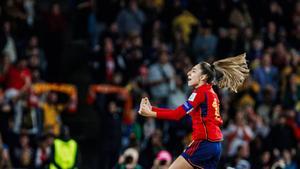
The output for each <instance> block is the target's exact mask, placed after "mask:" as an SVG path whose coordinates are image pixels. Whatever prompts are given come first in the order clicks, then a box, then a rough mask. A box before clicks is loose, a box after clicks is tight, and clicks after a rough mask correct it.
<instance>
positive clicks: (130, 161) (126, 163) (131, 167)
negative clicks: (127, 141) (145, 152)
mask: <svg viewBox="0 0 300 169" xmlns="http://www.w3.org/2000/svg"><path fill="white" fill-rule="evenodd" d="M138 160H139V153H138V151H137V150H136V149H134V148H128V149H126V150H125V151H124V153H123V154H122V155H121V156H120V157H119V161H118V163H117V165H116V167H115V168H116V169H123V168H124V169H142V167H141V166H140V165H139V164H138Z"/></svg>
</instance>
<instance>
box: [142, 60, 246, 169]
mask: <svg viewBox="0 0 300 169" xmlns="http://www.w3.org/2000/svg"><path fill="white" fill-rule="evenodd" d="M245 57H246V55H245V54H242V55H239V56H236V57H230V58H226V59H222V60H218V61H215V62H214V63H212V64H209V63H207V62H200V63H199V64H197V65H195V66H194V67H193V68H192V69H191V70H190V71H189V72H188V73H187V76H188V86H190V87H193V88H194V91H193V93H192V94H191V95H190V97H189V98H188V100H187V101H186V102H185V103H184V104H182V105H181V106H179V107H177V108H176V109H175V110H170V109H162V108H157V107H154V106H151V104H150V102H149V100H148V98H143V99H142V100H141V103H140V110H139V114H141V115H142V116H146V117H155V118H158V119H168V120H179V119H181V118H182V117H183V116H185V115H189V116H191V117H192V125H193V127H192V128H193V133H192V139H193V141H192V142H191V143H190V145H189V146H188V147H187V148H186V149H185V151H184V152H183V153H182V154H181V156H179V157H178V158H177V159H176V160H175V161H174V162H173V163H172V165H171V166H170V169H192V168H200V169H202V168H204V169H207V168H208V169H214V168H216V167H217V164H218V161H219V159H220V156H221V150H222V147H221V141H222V140H223V135H222V132H221V129H220V126H221V125H222V123H223V120H222V118H221V116H220V112H219V110H220V108H219V99H218V96H217V94H216V93H215V92H214V90H213V88H212V85H218V87H220V88H229V89H231V90H232V91H234V92H237V89H238V88H239V86H241V85H242V84H243V82H244V80H245V79H246V77H247V76H248V74H249V69H248V66H247V63H246V59H245Z"/></svg>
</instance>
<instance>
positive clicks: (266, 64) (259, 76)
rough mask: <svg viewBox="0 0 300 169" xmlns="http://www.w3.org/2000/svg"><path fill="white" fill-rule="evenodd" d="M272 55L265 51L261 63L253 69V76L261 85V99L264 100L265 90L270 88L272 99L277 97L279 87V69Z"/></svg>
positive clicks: (259, 96)
mask: <svg viewBox="0 0 300 169" xmlns="http://www.w3.org/2000/svg"><path fill="white" fill-rule="evenodd" d="M271 59H272V58H271V55H270V54H269V53H265V54H264V56H263V58H262V60H261V65H260V66H259V67H257V68H256V69H255V70H254V71H253V78H254V80H255V81H257V82H258V84H259V85H260V88H261V89H260V93H259V94H258V99H259V101H262V97H263V92H264V91H266V90H268V91H270V92H271V98H272V100H274V99H275V97H276V93H277V89H278V85H279V84H278V83H279V79H278V69H277V67H275V66H273V65H272V63H271V62H272V60H271Z"/></svg>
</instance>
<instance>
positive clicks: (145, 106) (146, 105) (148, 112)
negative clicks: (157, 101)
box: [139, 97, 155, 117]
mask: <svg viewBox="0 0 300 169" xmlns="http://www.w3.org/2000/svg"><path fill="white" fill-rule="evenodd" d="M139 114H140V115H142V116H145V117H155V112H153V111H152V106H151V104H150V101H149V99H148V98H147V97H145V98H142V100H141V103H140V109H139Z"/></svg>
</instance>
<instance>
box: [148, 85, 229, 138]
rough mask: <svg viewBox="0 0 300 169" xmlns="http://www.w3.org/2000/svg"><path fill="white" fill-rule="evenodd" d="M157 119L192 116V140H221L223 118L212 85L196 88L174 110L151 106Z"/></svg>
mask: <svg viewBox="0 0 300 169" xmlns="http://www.w3.org/2000/svg"><path fill="white" fill-rule="evenodd" d="M152 110H153V111H155V112H156V113H157V118H159V119H169V120H179V119H180V118H182V117H183V116H184V115H187V114H188V115H190V116H191V117H192V125H193V133H192V139H193V140H208V141H212V142H218V141H222V140H223V134H222V132H221V129H220V126H221V125H222V124H223V120H222V118H221V116H220V112H219V110H220V109H219V99H218V96H217V94H216V93H215V92H214V90H213V88H212V85H210V84H204V85H202V86H200V87H198V88H196V89H195V90H194V91H193V93H192V94H191V95H190V97H189V99H188V100H187V101H186V102H185V103H184V104H183V105H181V106H179V107H177V108H176V109H175V110H170V109H162V108H157V107H153V108H152Z"/></svg>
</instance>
